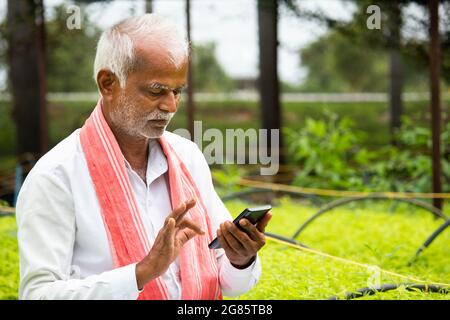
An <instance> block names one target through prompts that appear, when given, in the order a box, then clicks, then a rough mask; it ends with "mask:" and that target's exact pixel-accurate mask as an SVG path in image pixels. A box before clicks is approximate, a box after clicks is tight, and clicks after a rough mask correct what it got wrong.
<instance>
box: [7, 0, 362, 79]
mask: <svg viewBox="0 0 450 320" xmlns="http://www.w3.org/2000/svg"><path fill="white" fill-rule="evenodd" d="M62 2H66V3H72V2H70V1H63V0H44V3H45V6H46V14H51V11H52V8H53V7H55V6H56V5H59V4H61V3H62ZM191 3H192V4H191V30H192V31H191V32H192V33H191V34H192V41H193V42H194V43H199V44H201V43H206V42H215V43H216V56H217V59H218V60H219V62H220V64H221V65H222V66H223V68H224V69H225V71H226V72H227V73H228V74H229V75H230V76H232V77H257V75H258V29H257V11H256V1H255V0H226V1H222V0H191ZM298 3H299V6H300V8H307V9H314V10H322V11H323V12H325V13H326V14H327V15H329V16H331V17H334V18H339V19H343V20H347V19H350V17H351V15H352V13H353V11H354V7H353V5H352V4H351V3H350V4H349V3H346V2H342V1H339V0H302V1H299V2H298ZM6 7H7V3H6V0H0V19H3V18H4V16H5V14H6ZM86 9H87V14H88V15H89V17H90V19H91V20H92V21H94V22H95V23H96V24H97V25H98V26H99V27H100V28H102V29H105V28H107V27H109V26H112V25H114V24H115V23H117V22H118V21H120V20H122V19H124V18H127V17H129V16H132V15H133V14H135V15H138V14H141V13H144V10H145V3H144V1H143V0H132V1H125V0H115V1H112V2H109V3H107V4H98V3H94V4H90V5H88V6H87V8H86ZM153 9H154V12H156V13H160V14H163V15H165V16H167V17H168V18H169V19H171V20H172V21H173V22H175V23H176V24H177V25H179V26H180V28H182V29H183V30H185V26H186V17H185V0H153ZM278 28H279V29H278V37H279V42H280V44H279V50H278V55H279V59H278V60H279V61H278V70H279V77H280V78H281V80H283V81H286V82H290V83H294V84H296V83H299V82H300V81H301V80H302V79H303V78H304V77H305V74H306V71H305V69H304V68H301V66H300V61H299V49H301V48H303V47H305V46H306V45H308V44H309V43H311V42H312V41H314V40H315V39H317V38H318V37H320V36H321V35H322V34H324V33H325V32H326V28H325V27H324V26H322V25H319V24H317V23H312V22H308V21H303V20H300V19H298V18H296V17H295V16H294V15H293V14H292V13H291V12H289V11H288V10H287V9H286V8H285V7H284V6H282V7H281V8H280V20H279V24H278ZM2 78H3V81H4V78H5V75H4V74H3V75H1V74H0V83H1V82H3V81H2Z"/></svg>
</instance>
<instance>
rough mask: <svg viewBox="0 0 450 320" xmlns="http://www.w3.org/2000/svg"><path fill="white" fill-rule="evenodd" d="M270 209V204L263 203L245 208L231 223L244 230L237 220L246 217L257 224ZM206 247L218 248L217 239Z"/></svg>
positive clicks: (219, 246)
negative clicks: (262, 204) (263, 204)
mask: <svg viewBox="0 0 450 320" xmlns="http://www.w3.org/2000/svg"><path fill="white" fill-rule="evenodd" d="M270 209H272V206H270V205H265V206H260V207H254V208H246V209H245V210H244V211H242V212H241V214H240V215H239V216H238V217H237V218H236V219H234V220H233V223H234V224H235V225H236V226H237V227H238V228H239V229H241V230H242V231H245V229H244V228H242V227H241V225H240V224H239V221H241V219H244V218H245V219H247V220H248V221H250V223H252V224H257V223H258V221H259V220H261V219H262V218H263V217H264V216H265V215H266V213H267V212H269V210H270ZM208 247H209V248H210V249H220V248H221V245H220V242H219V239H217V238H215V239H214V240H213V241H212V242H211V243H210V244H209V245H208Z"/></svg>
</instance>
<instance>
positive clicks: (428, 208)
mask: <svg viewBox="0 0 450 320" xmlns="http://www.w3.org/2000/svg"><path fill="white" fill-rule="evenodd" d="M363 200H396V201H400V202H406V203H409V204H412V205H414V206H416V207H419V208H422V209H425V210H426V211H428V212H431V213H432V214H433V215H435V216H436V217H439V218H442V219H444V220H449V218H448V217H447V216H446V215H445V214H443V213H442V211H441V210H439V209H438V208H435V207H433V206H432V205H430V204H428V203H426V202H423V201H420V200H416V199H408V198H391V197H388V196H385V195H376V194H375V195H371V196H364V197H351V198H344V199H338V200H335V201H332V202H330V203H329V204H327V205H325V207H323V208H322V209H320V210H319V211H317V212H316V213H315V214H314V215H312V216H311V217H310V218H309V219H308V220H306V221H305V223H303V224H302V225H301V226H300V227H299V228H298V229H297V231H296V232H295V233H294V235H293V236H292V238H294V239H295V238H297V237H298V235H299V234H300V233H301V232H302V231H303V230H305V228H306V227H307V226H308V225H309V224H310V223H311V222H313V221H314V220H316V219H317V218H318V217H319V216H321V215H323V214H324V213H325V212H328V211H331V210H332V209H334V208H336V207H339V206H342V205H344V204H348V203H350V202H356V201H363Z"/></svg>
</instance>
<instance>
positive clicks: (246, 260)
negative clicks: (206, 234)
mask: <svg viewBox="0 0 450 320" xmlns="http://www.w3.org/2000/svg"><path fill="white" fill-rule="evenodd" d="M271 218H272V214H271V213H270V212H268V213H267V214H266V215H265V216H264V218H262V219H261V221H259V222H258V223H257V224H256V226H255V225H253V224H251V223H250V221H248V220H247V219H242V220H241V221H240V223H239V224H240V226H241V227H242V228H243V229H245V231H242V230H241V229H239V228H238V227H237V226H236V225H235V224H234V223H233V222H231V221H226V222H224V223H222V224H221V225H220V228H219V229H218V230H217V237H218V239H219V242H220V244H221V245H222V248H224V249H225V254H226V255H227V257H228V259H229V260H230V262H231V264H232V265H233V266H234V267H236V268H238V269H245V268H247V267H248V266H250V265H251V264H252V263H253V261H254V260H255V258H256V253H257V252H258V251H259V249H261V248H262V247H263V246H264V245H265V244H266V236H265V235H264V230H265V229H266V226H267V224H268V223H269V220H270V219H271Z"/></svg>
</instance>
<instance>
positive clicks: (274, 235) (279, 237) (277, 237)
mask: <svg viewBox="0 0 450 320" xmlns="http://www.w3.org/2000/svg"><path fill="white" fill-rule="evenodd" d="M264 234H265V235H266V236H268V237H271V238H275V239H278V240H281V241H286V242H289V243H291V244H294V245H297V246H300V247H303V248H308V249H310V247H308V246H307V245H306V244H303V243H300V242H297V241H295V239H292V238H287V237H284V236H281V235H279V234H276V233H272V232H264Z"/></svg>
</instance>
